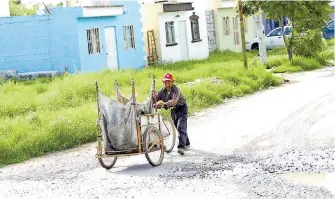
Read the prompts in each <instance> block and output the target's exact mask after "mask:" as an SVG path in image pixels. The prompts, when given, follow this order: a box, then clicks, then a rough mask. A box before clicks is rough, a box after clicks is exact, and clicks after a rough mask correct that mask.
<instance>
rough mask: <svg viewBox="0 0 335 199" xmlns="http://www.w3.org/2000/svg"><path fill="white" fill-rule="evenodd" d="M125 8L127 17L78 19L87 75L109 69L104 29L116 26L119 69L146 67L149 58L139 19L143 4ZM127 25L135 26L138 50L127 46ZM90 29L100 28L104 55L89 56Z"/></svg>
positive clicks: (78, 30) (81, 53)
mask: <svg viewBox="0 0 335 199" xmlns="http://www.w3.org/2000/svg"><path fill="white" fill-rule="evenodd" d="M123 4H124V3H123ZM116 5H117V4H116ZM125 7H127V12H126V14H124V15H118V16H108V17H89V18H88V17H87V18H78V29H77V34H78V40H79V49H80V50H79V51H80V58H81V68H82V71H83V72H91V71H97V70H103V69H107V68H108V66H107V55H106V48H105V32H104V28H105V27H109V26H114V27H115V34H116V46H117V57H118V66H119V69H121V68H122V69H127V68H137V69H140V68H143V67H144V66H145V65H146V57H145V52H144V46H143V43H144V41H143V40H144V39H143V33H142V24H141V21H140V20H139V19H140V13H139V8H140V7H139V4H138V3H137V2H136V3H133V4H128V5H125ZM124 25H133V27H134V36H135V49H128V50H127V49H125V47H124V45H125V44H124V39H123V26H124ZM90 28H99V39H100V43H101V45H100V47H101V53H99V54H93V55H89V54H88V44H87V36H86V30H87V29H90Z"/></svg>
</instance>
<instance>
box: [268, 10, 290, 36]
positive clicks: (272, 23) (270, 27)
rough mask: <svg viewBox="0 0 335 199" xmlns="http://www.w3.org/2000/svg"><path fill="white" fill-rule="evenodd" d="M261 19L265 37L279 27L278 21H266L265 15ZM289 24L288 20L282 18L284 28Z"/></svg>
mask: <svg viewBox="0 0 335 199" xmlns="http://www.w3.org/2000/svg"><path fill="white" fill-rule="evenodd" d="M262 18H263V25H264V32H265V35H267V34H269V33H270V32H271V31H272V30H273V29H275V28H278V27H280V23H279V20H274V19H266V18H265V14H263V15H262ZM288 23H289V20H288V18H286V17H285V18H284V26H286V25H287V24H288Z"/></svg>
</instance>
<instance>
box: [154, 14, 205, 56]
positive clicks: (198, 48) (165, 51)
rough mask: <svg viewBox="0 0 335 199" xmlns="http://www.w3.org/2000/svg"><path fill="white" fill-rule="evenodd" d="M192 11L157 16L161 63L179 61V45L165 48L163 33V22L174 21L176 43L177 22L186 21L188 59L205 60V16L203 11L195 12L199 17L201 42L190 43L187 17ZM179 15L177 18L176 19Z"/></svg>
mask: <svg viewBox="0 0 335 199" xmlns="http://www.w3.org/2000/svg"><path fill="white" fill-rule="evenodd" d="M192 13H193V11H183V12H169V13H161V14H160V15H159V35H160V39H161V42H160V46H161V53H162V61H163V62H175V61H181V60H182V58H181V48H180V45H179V44H178V45H175V46H168V47H167V46H166V33H165V22H167V21H174V29H175V40H176V43H178V42H179V28H178V22H179V21H182V20H185V21H186V30H187V46H188V55H189V57H188V59H205V58H207V57H208V55H209V49H208V38H207V24H206V14H205V10H203V9H202V10H201V9H198V10H195V14H196V15H198V16H199V30H200V39H202V41H201V42H195V43H192V42H191V41H192V34H191V24H190V20H189V17H190V16H191V15H192ZM176 15H179V17H176Z"/></svg>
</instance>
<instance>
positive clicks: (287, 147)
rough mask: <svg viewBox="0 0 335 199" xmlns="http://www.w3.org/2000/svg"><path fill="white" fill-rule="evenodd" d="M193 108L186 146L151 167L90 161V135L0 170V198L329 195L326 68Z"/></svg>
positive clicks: (333, 88)
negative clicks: (74, 145) (210, 105)
mask: <svg viewBox="0 0 335 199" xmlns="http://www.w3.org/2000/svg"><path fill="white" fill-rule="evenodd" d="M286 78H287V79H289V80H290V83H288V84H285V85H283V86H281V87H279V88H274V89H270V90H267V91H263V92H260V93H256V94H254V95H251V96H247V97H243V98H239V99H235V100H230V101H228V102H227V103H225V104H224V105H221V106H218V107H215V108H212V109H208V110H205V111H203V112H200V113H197V114H195V115H194V116H192V117H191V118H190V119H189V135H190V140H191V145H192V148H191V149H190V150H189V151H188V152H187V153H186V155H185V156H180V155H178V153H176V150H174V151H173V152H172V153H171V154H166V155H165V159H164V161H163V164H162V165H161V166H159V167H155V168H153V167H151V166H150V165H149V164H148V162H147V161H146V159H145V157H144V155H142V156H135V157H127V158H122V159H119V160H118V161H117V163H116V165H115V167H114V168H113V169H111V170H109V171H107V170H105V169H103V168H102V167H100V165H99V164H98V161H97V160H96V159H95V157H94V155H95V153H96V148H95V147H96V146H95V143H91V144H87V145H83V146H81V147H79V148H75V149H71V150H67V151H63V152H59V153H54V154H51V155H47V156H44V157H41V158H36V159H33V160H30V161H27V162H24V163H21V164H16V165H10V166H7V167H5V168H1V169H0V198H20V197H24V198H81V199H82V198H107V197H108V198H111V197H113V198H144V197H145V198H158V197H159V198H204V197H210V198H232V199H233V198H234V199H253V198H255V199H260V198H262V199H263V198H264V199H265V198H271V199H272V198H280V199H284V198H289V199H292V198H299V199H307V198H313V199H321V198H322V199H331V198H335V189H334V185H332V184H333V183H335V168H334V167H335V160H334V158H335V147H334V146H335V133H334V132H335V122H334V119H335V70H334V67H331V68H325V69H322V70H318V71H313V72H306V73H299V74H291V75H286Z"/></svg>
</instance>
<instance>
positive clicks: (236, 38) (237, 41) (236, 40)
mask: <svg viewBox="0 0 335 199" xmlns="http://www.w3.org/2000/svg"><path fill="white" fill-rule="evenodd" d="M238 21H239V19H238V17H234V18H233V30H234V44H235V45H239V44H240V31H239V29H238Z"/></svg>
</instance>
